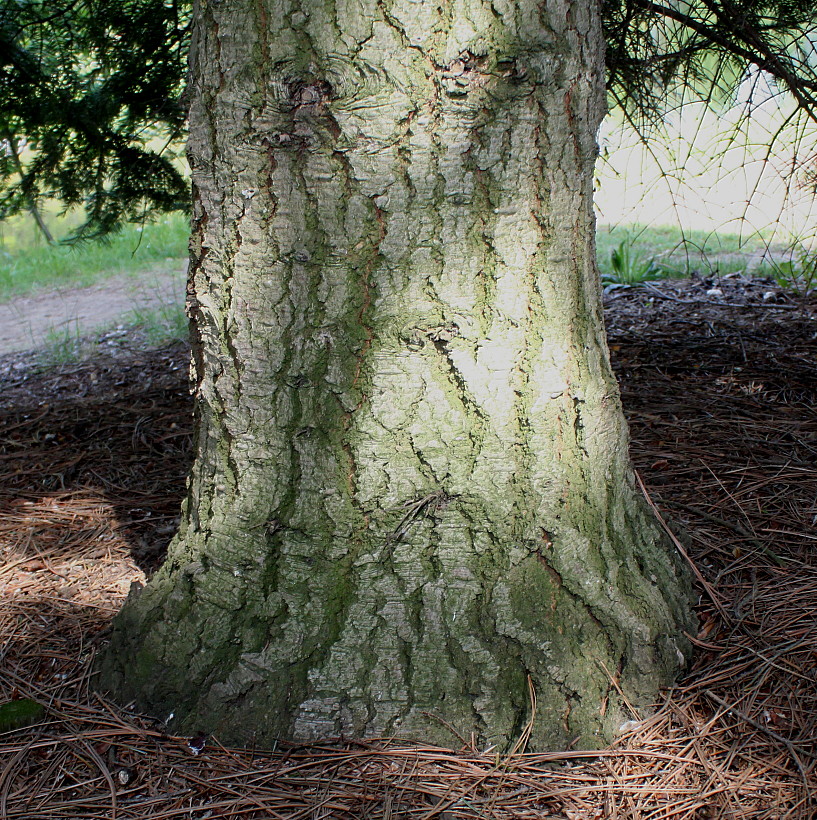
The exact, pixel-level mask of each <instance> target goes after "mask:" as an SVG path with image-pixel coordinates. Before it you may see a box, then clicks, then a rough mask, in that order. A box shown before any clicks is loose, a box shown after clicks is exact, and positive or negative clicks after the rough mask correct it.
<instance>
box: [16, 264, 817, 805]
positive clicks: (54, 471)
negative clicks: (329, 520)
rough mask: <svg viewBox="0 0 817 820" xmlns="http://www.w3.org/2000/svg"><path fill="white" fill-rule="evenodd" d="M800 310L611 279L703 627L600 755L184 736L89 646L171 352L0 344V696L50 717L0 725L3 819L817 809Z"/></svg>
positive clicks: (166, 502) (163, 540) (178, 395)
mask: <svg viewBox="0 0 817 820" xmlns="http://www.w3.org/2000/svg"><path fill="white" fill-rule="evenodd" d="M713 287H716V288H718V289H719V290H720V291H721V293H720V294H717V293H714V294H712V293H710V294H708V293H707V291H712V290H713ZM770 292H771V293H773V294H774V295H773V296H771V297H770V296H767V297H766V298H765V299H764V294H767V293H770ZM815 315H817V304H815V303H813V302H812V303H802V302H797V301H795V300H793V299H791V298H788V297H786V296H785V294H781V293H778V292H776V291H775V289H774V288H773V287H770V286H769V285H768V283H763V282H747V281H744V280H742V279H740V278H731V279H723V280H720V281H718V282H714V283H713V282H701V281H698V280H692V281H685V282H677V283H667V282H661V283H657V284H654V285H652V286H650V287H647V288H638V289H612V290H610V291H609V292H608V294H607V317H608V326H609V333H610V343H611V349H612V351H613V357H614V362H615V366H616V369H617V372H618V375H619V379H620V381H621V385H622V393H623V398H624V404H625V408H626V409H627V412H628V415H629V418H630V423H631V430H632V439H633V442H632V452H633V458H634V460H635V462H636V465H637V468H638V470H639V473H640V475H641V477H642V479H643V481H644V483H645V485H646V487H647V489H648V492H649V496H650V497H651V499H652V501H653V503H654V504H655V505H656V507H657V509H658V510H659V511H660V514H661V515H662V516H664V517H666V518H669V517H671V518H672V519H674V520H675V521H676V522H678V523H680V524H681V525H682V526H683V528H684V529H685V531H686V533H687V537H686V538H685V539H684V543H683V544H682V545H681V547H682V549H685V550H686V551H687V552H688V553H689V555H690V557H691V560H692V561H693V563H694V565H695V567H696V570H697V572H698V573H699V575H700V582H701V583H700V587H699V593H700V603H699V614H700V618H701V628H700V632H699V634H698V635H697V636H696V637H695V641H696V645H697V647H698V651H697V654H696V657H695V659H694V662H693V665H692V667H691V669H690V670H689V673H688V674H687V676H686V677H685V678H684V679H683V680H682V681H680V682H679V684H678V686H677V687H676V688H675V689H674V690H673V691H672V692H670V693H667V696H666V698H665V700H664V701H663V702H662V703H661V704H659V705H658V706H657V708H656V710H654V711H653V713H652V714H649V715H638V714H634V715H633V719H632V721H630V723H629V724H628V727H627V729H626V731H625V733H624V734H623V735H622V737H621V738H620V739H619V740H618V741H617V742H616V744H615V745H614V746H613V747H611V748H610V749H609V750H606V751H604V752H602V753H592V754H590V753H580V752H562V753H553V754H521V753H516V754H507V755H496V754H495V753H488V754H486V753H482V752H480V751H479V750H477V749H474V748H463V749H462V750H460V751H457V752H451V751H446V750H441V749H434V748H426V747H421V746H406V745H398V744H395V743H389V742H383V743H379V744H378V743H366V744H363V743H357V744H348V745H344V746H330V745H324V746H314V747H304V746H297V747H286V748H281V749H279V750H277V751H276V752H273V753H262V752H258V751H254V750H246V749H242V750H235V749H225V748H223V747H221V746H220V745H219V744H218V742H217V739H213V738H207V739H206V742H205V745H204V748H203V750H202V751H201V753H200V754H194V751H195V750H194V746H191V742H190V739H189V738H182V737H174V736H169V735H167V734H166V733H165V732H164V731H163V729H164V727H163V726H162V725H161V724H158V723H157V722H155V721H152V720H150V719H147V718H144V717H142V716H139V715H134V714H132V713H131V712H130V711H129V710H128V709H127V708H121V707H119V706H116V705H114V704H112V703H109V702H107V701H105V700H104V699H102V698H100V697H98V696H97V695H96V694H95V693H94V690H93V681H92V680H89V674H90V663H91V660H92V657H93V653H94V650H95V648H96V646H98V644H99V641H100V640H101V639H102V636H104V631H105V629H106V626H107V624H108V623H109V621H110V618H111V616H112V615H113V613H114V612H115V611H116V609H117V608H118V607H119V605H120V604H121V602H122V600H123V598H124V596H125V595H126V594H127V592H128V588H129V586H130V584H131V582H132V581H141V580H143V578H144V573H145V572H147V573H149V572H150V571H152V570H153V569H155V567H156V566H157V564H158V563H159V561H160V560H161V556H162V553H163V550H164V549H165V547H166V545H167V542H168V539H169V538H170V536H171V535H172V532H173V529H174V527H175V525H176V521H177V513H178V506H179V501H180V498H181V493H182V491H183V487H184V475H185V473H186V471H187V468H188V466H189V460H190V452H191V440H190V421H191V419H190V412H191V406H190V405H191V403H190V397H189V395H188V391H187V384H186V378H187V353H186V351H185V350H184V348H183V347H182V346H180V345H177V346H175V347H170V348H167V349H164V350H159V351H149V350H139V349H136V350H130V351H129V350H127V349H119V350H118V351H116V352H115V353H100V354H98V355H97V356H95V357H94V358H92V359H90V360H88V361H86V362H83V363H81V364H75V365H64V366H61V367H52V368H49V369H42V368H39V367H38V366H37V364H36V362H35V361H34V359H32V358H30V357H29V358H25V357H17V358H15V359H8V358H7V359H5V360H0V384H2V392H0V475H1V476H2V483H0V560H2V562H3V563H2V565H1V566H0V596H2V598H0V701H5V700H8V699H10V698H18V697H25V698H31V699H34V700H36V701H38V702H40V703H41V704H42V705H43V706H44V707H45V709H46V712H45V719H44V720H43V721H42V722H41V723H39V724H38V725H35V726H29V727H27V728H25V729H19V730H17V731H15V732H8V733H6V734H0V820H3V818H21V819H22V818H25V819H26V820H33V819H34V818H43V819H45V818H54V819H55V820H56V818H112V820H115V818H134V820H135V819H136V818H140V819H141V818H155V819H156V820H159V819H160V818H161V819H162V820H164V818H177V817H179V818H181V817H184V818H289V819H294V818H304V820H307V819H308V820H318V819H319V818H321V819H323V818H326V819H327V820H328V818H332V819H333V820H334V819H335V818H337V820H352V819H353V818H354V819H355V820H356V819H357V818H417V820H432V818H439V820H455V819H456V820H459V819H460V818H463V820H464V818H468V819H469V820H471V818H492V819H493V818H496V819H497V820H499V819H500V818H502V819H503V820H504V819H505V818H531V820H532V819H533V818H537V820H539V818H567V820H595V819H596V818H608V817H610V818H614V817H621V818H650V819H651V820H653V819H656V820H657V818H662V820H663V818H701V820H703V819H704V818H768V819H769V820H771V819H772V818H784V817H786V818H812V817H815V816H817V772H816V771H815V765H816V762H817V555H815V548H817V527H815V523H817V410H815V407H816V406H817V366H815V354H817V321H815Z"/></svg>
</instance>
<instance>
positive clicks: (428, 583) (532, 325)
mask: <svg viewBox="0 0 817 820" xmlns="http://www.w3.org/2000/svg"><path fill="white" fill-rule="evenodd" d="M596 5H597V4H595V3H584V2H578V0H576V1H575V2H568V0H549V2H547V3H541V2H539V0H494V2H493V3H491V2H488V0H456V2H450V3H438V2H432V1H431V0H390V2H378V0H356V1H355V2H349V0H334V2H332V0H313V2H300V3H296V2H289V0H225V2H221V3H218V4H217V3H215V2H209V3H205V2H204V0H202V1H201V2H199V4H198V6H197V9H196V12H195V17H196V34H195V37H194V43H193V46H192V65H193V75H192V76H193V79H192V89H193V96H194V100H193V106H192V112H191V137H190V146H189V155H190V162H191V166H192V169H193V179H194V195H195V213H194V222H193V239H192V248H193V251H192V266H191V280H190V281H191V286H190V299H189V308H190V313H191V317H192V319H193V328H194V335H195V339H194V374H195V387H196V393H197V422H196V424H197V459H196V463H195V466H194V468H193V472H192V476H191V479H190V485H189V496H188V499H187V501H186V503H185V506H184V511H183V516H182V519H183V520H182V525H181V530H180V532H179V534H178V536H177V538H176V539H175V541H174V543H173V544H172V546H171V550H170V555H169V558H168V560H167V562H166V564H165V566H164V567H163V568H162V569H161V571H160V572H159V573H158V574H157V576H156V577H155V578H154V579H153V580H152V581H151V582H150V584H149V585H148V586H147V587H146V588H145V589H144V590H143V591H142V592H141V593H140V594H138V595H134V596H132V597H131V598H130V599H129V600H128V603H127V604H126V606H125V608H124V610H123V612H122V613H121V615H120V616H119V617H118V619H117V621H116V623H115V628H114V633H113V641H112V645H111V648H110V650H109V651H108V652H107V654H106V656H105V659H104V662H103V665H102V672H103V681H104V683H105V685H107V686H108V687H109V688H111V689H113V690H114V691H115V692H117V693H118V695H119V696H120V697H121V698H126V699H132V698H133V699H136V701H137V702H138V703H139V704H140V705H141V706H143V707H146V708H148V709H150V710H152V711H153V712H155V713H157V714H159V715H162V716H165V717H166V716H167V715H168V714H169V713H171V712H172V713H174V718H173V720H172V722H171V723H170V726H171V728H172V729H174V730H177V731H181V730H187V731H193V730H196V729H202V730H205V731H212V732H216V733H218V735H219V736H220V737H222V738H224V739H228V740H231V741H235V740H238V741H253V742H261V743H265V742H266V743H271V742H273V740H274V739H276V738H279V737H285V738H294V739H305V740H309V739H319V738H327V737H337V736H347V737H348V736H363V735H367V736H372V735H392V734H398V735H400V736H403V737H414V738H422V739H425V740H430V741H436V742H440V743H444V744H449V745H450V744H452V743H454V744H457V743H458V740H457V738H456V737H455V735H454V734H453V733H452V731H451V730H452V729H453V730H455V731H456V732H459V733H460V734H461V735H462V736H464V737H470V736H471V733H474V734H475V736H476V737H478V738H479V739H480V741H481V742H485V743H488V744H505V743H507V742H509V741H512V740H513V738H515V737H516V736H518V735H519V734H520V732H522V730H523V727H525V726H526V725H527V724H528V723H529V722H530V720H531V718H533V721H532V726H531V747H532V748H545V747H548V748H552V747H554V746H558V745H562V746H563V745H565V744H568V743H578V745H580V746H583V747H594V746H597V745H599V744H603V743H605V742H606V741H607V740H609V738H610V737H611V736H612V734H614V732H615V731H616V729H617V727H618V726H619V725H620V723H621V721H622V720H623V719H626V717H627V713H626V710H623V707H622V697H621V694H622V693H623V695H624V696H625V697H626V698H628V699H631V700H632V701H633V702H635V703H639V704H641V703H645V702H649V701H650V699H652V698H654V697H655V695H656V693H657V690H658V687H659V686H661V685H665V684H669V683H670V682H671V681H672V680H673V678H674V676H675V675H676V674H677V673H678V671H679V670H680V669H681V668H682V666H683V664H684V656H685V654H686V653H687V651H688V644H687V642H686V641H685V639H684V638H683V636H682V630H684V629H687V630H688V629H690V628H691V625H692V620H691V617H692V616H691V614H690V608H689V592H688V585H687V580H686V575H685V572H684V570H683V568H681V567H680V565H679V563H678V561H677V559H676V557H675V556H674V554H673V553H672V552H671V550H670V549H668V547H667V546H666V544H665V543H664V541H663V540H662V538H661V537H660V536H659V534H658V532H657V528H656V526H655V524H654V522H653V520H652V519H651V517H650V515H649V514H648V513H647V512H646V511H645V508H644V505H643V504H642V502H641V500H640V499H639V497H638V493H637V492H636V490H635V488H634V482H633V476H632V471H631V466H630V463H629V456H628V452H627V434H626V427H625V423H624V420H623V416H622V412H621V406H620V402H619V396H618V390H617V387H616V384H615V381H614V378H613V376H612V373H611V370H610V366H609V361H608V353H607V348H606V342H605V339H604V328H603V320H602V315H601V307H600V288H599V281H598V274H597V271H596V267H595V252H594V239H593V230H594V220H593V211H592V184H593V178H592V177H593V164H594V159H595V156H596V145H595V132H596V129H597V127H598V125H599V122H600V120H601V118H602V116H603V114H604V88H603V43H602V40H601V31H600V25H599V19H598V8H597V7H596ZM531 692H533V693H534V694H535V698H536V707H535V714H533V713H532V709H531ZM623 715H624V717H622V716H623Z"/></svg>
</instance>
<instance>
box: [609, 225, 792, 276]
mask: <svg viewBox="0 0 817 820" xmlns="http://www.w3.org/2000/svg"><path fill="white" fill-rule="evenodd" d="M622 246H625V247H629V246H631V247H632V248H633V249H634V252H635V253H637V254H638V258H639V259H641V260H644V261H645V262H647V263H649V262H654V263H655V265H656V266H657V267H658V268H659V269H660V270H661V271H662V272H663V275H664V276H665V277H670V276H688V275H689V274H690V273H691V272H693V271H697V272H698V273H700V274H701V275H702V276H709V275H713V274H720V275H723V274H726V273H732V272H734V271H745V270H746V269H747V266H751V265H753V264H756V262H757V261H758V260H759V259H760V257H761V256H762V255H763V253H764V252H766V251H768V250H772V251H774V252H776V253H783V252H784V251H785V245H784V244H783V243H781V242H777V241H775V242H774V243H772V242H771V241H770V239H769V238H767V237H765V236H762V235H758V234H757V233H754V234H752V235H749V236H739V235H738V234H731V233H721V232H719V231H700V230H698V231H682V230H681V229H680V228H677V227H673V226H658V227H652V226H645V225H615V226H611V225H599V227H598V230H597V232H596V247H597V256H598V263H599V269H600V270H601V273H602V275H604V276H607V277H608V278H610V279H614V278H615V274H616V271H615V268H614V265H613V262H612V259H613V252H614V251H617V250H619V249H620V248H621V247H622Z"/></svg>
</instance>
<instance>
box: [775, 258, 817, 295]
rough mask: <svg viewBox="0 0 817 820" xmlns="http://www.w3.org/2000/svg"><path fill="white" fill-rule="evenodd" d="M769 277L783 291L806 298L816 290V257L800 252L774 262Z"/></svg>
mask: <svg viewBox="0 0 817 820" xmlns="http://www.w3.org/2000/svg"><path fill="white" fill-rule="evenodd" d="M770 275H771V277H772V279H774V281H775V282H776V283H777V285H778V287H780V288H782V289H783V290H787V291H790V292H792V293H794V294H796V295H797V296H808V295H809V293H811V292H812V291H814V290H817V255H814V254H810V253H808V252H807V251H806V250H800V251H799V252H798V253H797V254H796V255H793V256H792V257H791V258H790V259H787V260H785V261H782V262H774V263H773V264H772V266H771V270H770Z"/></svg>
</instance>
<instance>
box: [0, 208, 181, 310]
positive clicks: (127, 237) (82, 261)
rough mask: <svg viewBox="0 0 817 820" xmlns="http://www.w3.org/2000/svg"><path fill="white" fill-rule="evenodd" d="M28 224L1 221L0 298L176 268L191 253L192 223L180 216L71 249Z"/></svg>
mask: <svg viewBox="0 0 817 820" xmlns="http://www.w3.org/2000/svg"><path fill="white" fill-rule="evenodd" d="M30 222H31V220H30V219H29V220H28V222H26V221H25V220H23V218H22V217H18V218H15V219H14V220H8V221H7V222H4V223H0V226H2V228H1V229H0V301H8V300H9V299H11V298H12V297H14V296H20V295H22V294H26V293H31V292H32V291H35V290H49V289H53V288H64V287H85V286H87V285H92V284H94V283H96V282H98V281H100V280H103V279H106V278H107V277H108V276H111V275H115V274H122V273H126V274H135V273H142V272H145V271H152V272H155V271H163V270H175V269H177V268H179V266H180V260H181V259H183V258H184V257H186V256H187V238H188V233H189V226H188V221H187V218H186V217H185V216H182V215H180V214H174V215H172V216H168V217H165V218H163V219H161V220H159V221H157V222H150V223H146V224H145V225H144V226H138V225H128V226H126V227H125V228H123V229H122V231H120V232H119V233H118V234H116V235H115V236H113V237H111V239H110V240H108V241H106V242H93V243H91V242H88V243H83V244H80V245H76V246H73V247H69V246H65V245H47V244H46V243H45V242H44V241H42V240H38V239H37V237H36V235H34V234H33V233H32V229H31V225H30Z"/></svg>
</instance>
